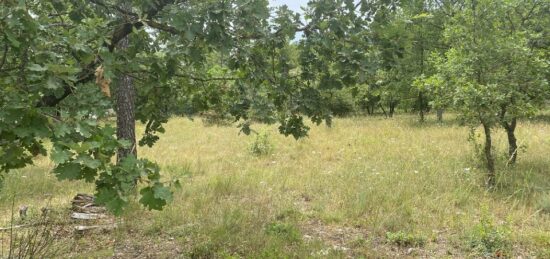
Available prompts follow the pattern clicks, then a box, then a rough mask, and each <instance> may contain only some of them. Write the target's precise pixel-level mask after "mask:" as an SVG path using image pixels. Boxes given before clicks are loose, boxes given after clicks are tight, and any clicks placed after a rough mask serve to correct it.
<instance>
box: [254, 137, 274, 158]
mask: <svg viewBox="0 0 550 259" xmlns="http://www.w3.org/2000/svg"><path fill="white" fill-rule="evenodd" d="M249 149H250V153H252V154H253V155H255V156H265V155H269V154H271V152H273V143H271V141H270V139H269V133H268V132H267V131H262V132H260V133H257V135H256V138H255V139H254V141H253V142H252V143H250V146H249Z"/></svg>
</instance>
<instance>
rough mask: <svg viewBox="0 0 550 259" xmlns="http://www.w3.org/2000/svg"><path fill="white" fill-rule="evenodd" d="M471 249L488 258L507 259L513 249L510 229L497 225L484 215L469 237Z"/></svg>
mask: <svg viewBox="0 0 550 259" xmlns="http://www.w3.org/2000/svg"><path fill="white" fill-rule="evenodd" d="M468 243H469V246H470V248H471V249H472V250H473V251H474V252H476V253H479V254H481V255H482V256H487V257H493V256H496V257H503V256H504V257H505V256H506V255H507V254H508V253H509V252H510V249H511V242H510V229H509V228H508V226H507V225H506V224H505V225H501V226H499V225H496V224H495V223H494V222H493V220H492V219H491V218H490V217H488V216H487V215H482V217H481V219H480V222H479V223H478V224H477V225H475V226H474V228H473V229H472V231H471V233H470V235H469V237H468Z"/></svg>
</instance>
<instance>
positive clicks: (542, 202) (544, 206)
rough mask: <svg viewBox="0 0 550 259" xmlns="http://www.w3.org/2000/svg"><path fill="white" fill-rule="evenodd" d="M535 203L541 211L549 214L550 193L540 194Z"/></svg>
mask: <svg viewBox="0 0 550 259" xmlns="http://www.w3.org/2000/svg"><path fill="white" fill-rule="evenodd" d="M537 205H538V206H537V207H538V208H539V209H540V211H541V212H543V213H547V214H550V193H545V194H544V195H542V197H541V198H540V199H539V201H538V204H537Z"/></svg>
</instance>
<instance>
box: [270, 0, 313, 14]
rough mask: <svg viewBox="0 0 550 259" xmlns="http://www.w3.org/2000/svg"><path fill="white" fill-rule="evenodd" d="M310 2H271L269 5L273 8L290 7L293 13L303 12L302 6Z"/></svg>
mask: <svg viewBox="0 0 550 259" xmlns="http://www.w3.org/2000/svg"><path fill="white" fill-rule="evenodd" d="M307 2H308V0H269V4H270V5H272V6H279V5H284V4H286V5H288V7H289V8H290V9H291V10H293V11H299V12H301V9H300V6H305V5H307Z"/></svg>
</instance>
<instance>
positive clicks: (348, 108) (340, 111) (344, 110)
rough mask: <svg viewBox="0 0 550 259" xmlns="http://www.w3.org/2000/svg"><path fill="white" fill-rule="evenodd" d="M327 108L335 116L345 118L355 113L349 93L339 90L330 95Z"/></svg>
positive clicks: (353, 103) (353, 102)
mask: <svg viewBox="0 0 550 259" xmlns="http://www.w3.org/2000/svg"><path fill="white" fill-rule="evenodd" d="M328 107H329V109H330V111H331V112H332V114H334V115H335V116H347V115H350V114H352V113H353V112H355V101H354V100H353V96H352V94H351V93H350V92H349V91H345V90H339V91H335V92H333V93H332V96H331V97H330V99H329V103H328Z"/></svg>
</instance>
